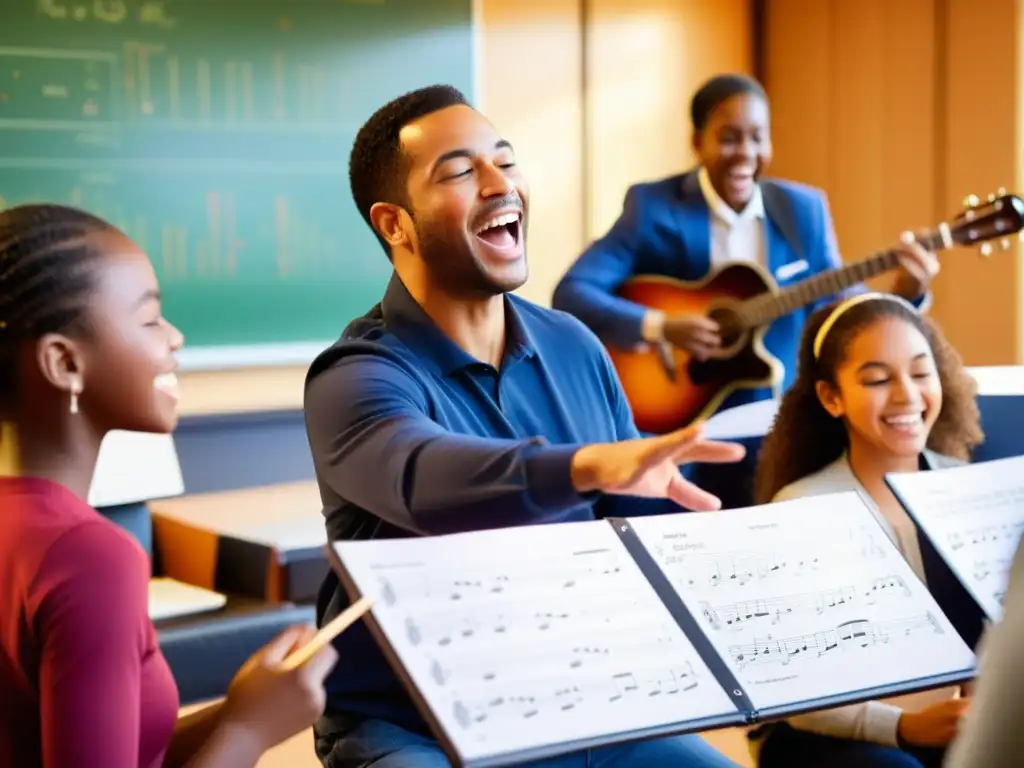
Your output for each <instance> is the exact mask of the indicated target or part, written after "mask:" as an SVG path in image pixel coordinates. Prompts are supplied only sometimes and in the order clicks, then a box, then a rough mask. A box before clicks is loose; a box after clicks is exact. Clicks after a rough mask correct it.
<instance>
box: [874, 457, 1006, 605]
mask: <svg viewBox="0 0 1024 768" xmlns="http://www.w3.org/2000/svg"><path fill="white" fill-rule="evenodd" d="M885 480H886V483H887V484H888V486H889V488H890V489H891V490H892V492H893V494H894V495H895V496H896V498H897V500H898V501H899V502H900V504H901V505H902V506H903V508H904V509H905V510H906V511H907V514H908V515H910V517H911V519H912V520H913V521H914V524H915V525H916V526H917V528H918V531H919V532H920V534H921V535H922V536H925V537H927V539H928V541H929V542H930V543H931V545H932V546H933V547H934V548H935V550H936V552H938V554H939V555H940V556H941V557H942V559H943V560H944V561H945V563H946V565H947V566H948V567H949V568H950V570H952V571H953V574H954V575H955V576H956V578H957V580H958V581H959V582H960V583H961V584H963V586H964V588H965V589H966V590H967V592H968V594H969V595H970V596H971V597H972V598H973V599H974V601H975V602H976V603H977V606H978V608H979V609H980V610H981V611H982V612H983V613H984V615H985V617H986V618H987V619H989V620H990V621H995V622H998V621H1000V620H1001V619H1002V618H1003V596H1004V594H1005V592H1006V585H1007V583H1008V582H1009V579H1010V566H1011V564H1012V563H1013V557H1014V555H1015V554H1016V552H1017V547H1018V545H1019V543H1020V540H1021V534H1022V533H1024V456H1019V457H1014V458H1009V459H998V460H995V461H984V462H979V463H977V464H966V465H964V466H960V467H949V468H946V469H939V470H932V471H930V472H906V473H890V474H888V475H886V478H885Z"/></svg>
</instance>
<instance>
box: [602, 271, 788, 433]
mask: <svg viewBox="0 0 1024 768" xmlns="http://www.w3.org/2000/svg"><path fill="white" fill-rule="evenodd" d="M775 290H776V288H775V284H774V281H773V280H772V279H771V277H770V276H769V275H768V273H767V272H765V271H764V270H763V269H761V268H759V267H758V266H756V265H749V264H743V263H740V264H729V265H727V266H724V267H722V268H721V269H718V270H716V271H714V272H712V274H711V275H709V276H708V277H707V278H705V279H704V280H702V281H699V282H685V281H682V280H676V279H674V278H670V277H661V276H654V275H650V276H648V275H643V276H639V277H635V278H633V279H631V280H629V281H628V282H626V283H625V284H624V285H623V286H622V288H621V289H620V290H619V295H620V296H621V297H622V298H624V299H627V300H629V301H632V302H635V303H637V304H641V305H643V306H645V307H648V308H650V309H658V310H661V311H662V312H664V313H665V314H666V315H668V316H672V315H682V314H694V315H705V316H710V317H712V318H713V319H716V320H722V321H727V320H728V316H729V313H730V307H731V306H733V305H735V304H737V303H738V302H740V301H743V300H744V299H749V298H753V297H755V296H758V295H760V294H763V293H774V292H775ZM727 325H728V323H727V322H726V326H727ZM765 330H766V329H765V328H758V329H755V330H750V331H743V332H741V333H738V334H733V335H731V336H730V335H728V334H724V335H723V339H722V353H721V354H720V355H718V356H717V357H716V358H715V359H713V360H708V361H706V362H703V363H698V362H696V361H694V360H691V359H690V356H689V355H688V354H686V353H685V352H683V351H681V350H678V349H675V348H672V350H671V353H672V354H673V355H674V362H675V380H674V381H673V380H670V379H669V377H668V376H667V375H666V372H665V369H664V366H663V363H662V361H661V360H659V358H658V355H657V353H656V351H655V349H654V348H653V347H650V348H648V349H644V350H637V351H626V350H622V349H609V350H608V353H609V355H610V356H611V359H612V364H613V365H614V366H615V370H616V371H617V372H618V374H619V379H620V380H621V382H622V386H623V388H624V389H625V392H626V399H627V400H628V401H629V404H630V406H631V407H632V409H633V416H634V419H635V421H636V425H637V429H639V430H640V431H641V432H647V433H653V434H665V433H667V432H671V431H672V430H675V429H681V428H682V427H685V426H687V425H688V424H690V423H692V422H694V421H696V420H698V419H704V418H707V417H709V416H710V415H711V414H712V413H714V412H715V411H716V410H717V409H718V407H719V406H720V405H721V404H722V401H723V400H725V398H726V397H728V396H729V395H730V394H731V393H732V392H734V391H736V390H738V389H744V388H746V389H752V388H757V387H765V386H772V385H773V384H775V383H781V378H782V366H781V364H780V363H779V361H778V360H776V359H775V358H774V357H773V356H772V355H770V354H769V353H768V352H767V351H766V350H765V348H764V341H763V339H764V333H765Z"/></svg>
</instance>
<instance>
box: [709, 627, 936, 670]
mask: <svg viewBox="0 0 1024 768" xmlns="http://www.w3.org/2000/svg"><path fill="white" fill-rule="evenodd" d="M942 631H943V630H942V626H941V625H940V624H939V622H938V621H937V620H936V618H935V616H934V615H932V614H931V613H926V614H923V615H921V616H912V617H909V618H905V619H890V620H888V621H869V620H867V619H854V620H852V621H845V622H843V623H842V624H839V625H838V626H836V627H835V629H825V630H822V631H820V632H814V633H813V634H809V635H799V636H795V637H781V638H779V639H774V638H773V637H772V636H771V635H768V636H766V637H764V638H756V637H755V638H754V641H753V642H751V643H746V644H743V645H730V646H729V654H730V656H731V657H732V659H733V660H734V661H735V662H736V664H737V665H739V666H740V668H743V667H745V666H747V665H748V664H772V663H777V664H782V665H783V666H785V665H787V664H789V663H790V662H791V661H793V660H794V659H800V658H803V657H806V656H808V655H811V656H816V657H818V658H821V657H822V656H824V655H825V654H826V653H829V652H831V651H839V650H843V651H846V652H850V651H854V652H855V651H856V650H857V649H863V648H867V647H869V646H872V645H878V644H886V643H890V642H893V643H896V642H899V641H900V640H905V639H907V638H910V637H912V636H914V635H916V634H918V633H920V632H935V633H938V634H942Z"/></svg>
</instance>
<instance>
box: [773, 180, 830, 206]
mask: <svg viewBox="0 0 1024 768" xmlns="http://www.w3.org/2000/svg"><path fill="white" fill-rule="evenodd" d="M763 184H769V185H772V186H775V187H777V188H778V189H779V190H781V191H782V192H784V193H785V194H786V195H787V196H789V197H790V198H791V199H792V200H793V201H794V202H796V203H797V204H805V205H820V204H821V202H822V201H823V200H824V199H825V191H824V190H823V189H821V188H819V187H815V186H812V185H810V184H804V183H803V182H799V181H793V180H791V179H778V178H766V179H765V180H764V181H763V182H762V185H763Z"/></svg>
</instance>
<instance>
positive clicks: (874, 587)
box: [701, 574, 911, 630]
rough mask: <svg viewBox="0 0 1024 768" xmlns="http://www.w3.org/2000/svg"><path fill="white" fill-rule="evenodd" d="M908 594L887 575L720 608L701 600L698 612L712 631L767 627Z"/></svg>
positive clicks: (899, 581) (900, 582) (899, 579)
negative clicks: (754, 624) (764, 623)
mask: <svg viewBox="0 0 1024 768" xmlns="http://www.w3.org/2000/svg"><path fill="white" fill-rule="evenodd" d="M910 594H911V593H910V588H909V587H908V586H907V584H906V582H905V581H904V580H903V578H902V577H901V576H898V575H895V574H889V575H886V576H882V577H879V578H874V579H869V580H867V581H866V582H864V583H862V584H861V585H859V586H852V585H851V586H841V587H836V588H833V589H826V590H819V591H816V592H799V593H795V594H788V595H777V596H774V597H763V598H757V599H752V600H741V601H738V602H734V603H723V604H720V605H712V604H711V603H709V602H707V601H702V602H701V612H702V613H703V615H704V617H705V618H706V619H707V620H708V623H710V624H711V626H712V628H714V629H716V630H721V629H724V628H727V627H732V626H735V625H742V624H745V623H746V622H749V621H753V620H758V619H768V620H769V622H770V623H771V624H778V623H780V622H781V621H782V620H783V619H785V618H787V617H790V616H792V615H793V614H804V613H814V614H817V615H819V616H820V615H822V614H823V613H825V612H826V611H828V610H830V609H836V608H843V607H846V606H849V605H853V604H856V603H859V602H863V603H864V604H865V605H873V604H874V603H875V601H876V600H877V599H878V598H879V597H880V596H881V597H910Z"/></svg>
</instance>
